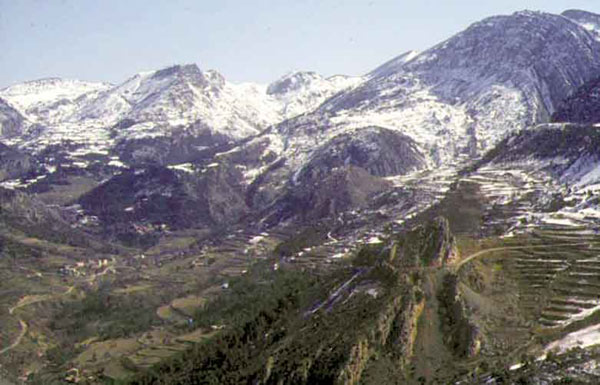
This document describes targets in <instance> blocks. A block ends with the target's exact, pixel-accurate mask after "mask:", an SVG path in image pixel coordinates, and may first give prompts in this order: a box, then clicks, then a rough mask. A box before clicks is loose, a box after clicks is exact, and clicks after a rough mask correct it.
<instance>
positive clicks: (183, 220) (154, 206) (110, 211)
mask: <svg viewBox="0 0 600 385" xmlns="http://www.w3.org/2000/svg"><path fill="white" fill-rule="evenodd" d="M239 180H240V176H239V171H237V170H236V169H230V168H227V167H224V166H223V167H208V168H205V169H202V170H198V171H197V172H195V171H193V170H190V171H187V170H186V171H177V170H172V169H168V168H165V167H161V166H150V167H147V168H145V169H143V170H138V171H133V170H127V171H124V172H123V173H121V174H120V175H117V176H115V177H113V178H112V179H110V180H109V181H107V182H106V183H104V184H102V185H100V186H98V187H97V188H95V189H94V190H92V191H90V192H89V193H87V194H86V195H84V196H83V197H82V198H80V199H79V203H80V204H81V205H82V207H83V208H84V209H85V210H86V211H87V212H88V213H90V214H92V215H95V216H97V217H99V218H100V219H101V221H102V223H103V224H104V225H105V226H106V229H107V232H108V235H109V236H116V237H117V238H119V237H120V236H121V235H122V234H125V235H127V236H128V237H129V236H130V235H131V229H132V228H139V227H140V226H144V227H146V228H148V229H150V230H159V229H161V228H163V225H166V226H167V227H168V228H172V229H181V228H202V227H213V228H216V227H218V226H222V225H227V224H231V223H234V222H236V221H238V220H239V219H240V218H242V217H243V216H244V215H245V214H246V210H247V207H246V205H245V201H244V194H243V190H242V188H241V186H240V185H239ZM136 231H137V230H136ZM141 232H143V231H141ZM141 232H140V231H138V233H141Z"/></svg>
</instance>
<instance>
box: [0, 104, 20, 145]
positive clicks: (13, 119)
mask: <svg viewBox="0 0 600 385" xmlns="http://www.w3.org/2000/svg"><path fill="white" fill-rule="evenodd" d="M24 124H25V118H23V116H22V115H21V114H20V113H19V112H18V111H17V110H15V109H14V108H13V107H12V106H11V105H9V104H8V103H7V102H6V101H5V100H3V99H1V98H0V137H2V138H13V137H15V136H19V135H22V134H23V128H24V127H23V126H24Z"/></svg>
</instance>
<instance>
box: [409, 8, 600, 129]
mask: <svg viewBox="0 0 600 385" xmlns="http://www.w3.org/2000/svg"><path fill="white" fill-rule="evenodd" d="M598 47H599V45H598V42H597V41H596V40H594V39H593V38H592V37H591V36H590V35H589V34H588V33H587V32H586V31H585V30H584V29H582V28H581V27H580V26H579V25H577V24H576V23H573V22H571V21H570V20H568V19H565V18H564V17H561V16H557V15H551V14H546V13H539V12H529V11H525V12H517V13H515V14H513V15H510V16H495V17H491V18H487V19H484V20H482V21H480V22H478V23H475V24H473V25H472V26H471V27H469V28H468V29H467V30H465V31H464V32H461V33H459V34H458V35H456V36H454V37H452V38H450V39H449V40H447V41H445V42H443V43H441V44H439V45H438V46H436V47H434V48H432V49H431V50H429V51H426V52H425V53H424V54H423V55H421V56H420V57H419V58H417V59H416V60H414V61H412V62H411V63H409V64H408V65H407V67H408V68H410V69H411V70H413V71H417V72H419V73H422V74H423V75H424V79H425V80H426V81H427V83H429V84H432V85H434V90H435V91H436V93H438V94H440V95H441V96H443V97H445V98H455V99H458V100H459V101H460V100H466V101H469V100H474V99H478V98H479V95H481V94H482V93H487V92H488V89H489V88H490V87H491V85H492V84H493V83H496V84H505V85H507V86H511V87H515V88H516V89H519V90H520V91H521V92H523V93H524V94H525V96H526V101H527V103H529V104H530V105H529V107H530V108H533V111H530V113H533V115H532V116H537V117H542V116H543V115H544V114H545V115H546V116H547V115H548V114H549V113H552V111H553V110H554V108H555V106H556V105H558V104H559V103H560V102H561V101H562V99H564V98H565V97H566V96H567V95H569V94H570V93H571V92H572V91H573V90H574V89H575V88H576V87H578V86H581V85H582V84H583V83H585V82H586V81H588V80H590V79H592V78H594V77H595V76H597V73H598V70H599V69H600V51H599V50H598ZM535 108H538V109H539V110H537V111H536V110H535Z"/></svg>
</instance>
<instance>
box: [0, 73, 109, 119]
mask: <svg viewBox="0 0 600 385" xmlns="http://www.w3.org/2000/svg"><path fill="white" fill-rule="evenodd" d="M110 87H111V85H110V84H108V83H93V82H84V81H79V80H66V79H59V78H48V79H40V80H33V81H29V82H25V83H20V84H15V85H13V86H10V87H7V88H5V89H3V90H1V91H0V97H2V98H4V99H6V100H8V101H9V102H10V103H12V105H13V106H14V107H15V108H16V109H18V110H19V112H20V113H21V114H23V115H24V116H26V117H27V118H28V119H29V120H30V121H32V122H35V123H41V124H43V125H48V126H51V125H53V124H57V123H61V122H63V121H64V120H65V119H66V118H67V117H68V116H70V115H72V114H73V112H74V111H76V110H77V108H78V106H79V105H80V102H79V100H78V99H79V98H81V97H82V96H84V95H85V97H86V98H93V97H94V96H96V95H98V94H99V93H100V92H102V91H105V90H107V89H110Z"/></svg>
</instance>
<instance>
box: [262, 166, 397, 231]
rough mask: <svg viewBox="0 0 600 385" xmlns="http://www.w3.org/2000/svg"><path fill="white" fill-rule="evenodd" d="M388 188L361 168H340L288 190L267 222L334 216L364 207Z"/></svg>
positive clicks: (386, 184) (388, 184)
mask: <svg viewBox="0 0 600 385" xmlns="http://www.w3.org/2000/svg"><path fill="white" fill-rule="evenodd" d="M389 187H390V183H389V182H387V181H385V180H383V179H381V178H378V177H375V176H372V175H371V174H369V173H368V172H366V171H365V170H364V169H362V168H358V167H355V166H345V167H340V168H337V169H335V170H332V171H331V173H330V174H328V175H326V176H323V177H322V179H318V178H315V179H312V178H307V179H304V180H303V181H302V183H301V184H298V185H296V186H290V187H288V192H287V193H286V194H285V195H284V196H283V197H282V198H281V199H279V200H278V201H277V202H276V203H275V206H274V208H271V212H270V213H269V214H268V215H266V219H265V221H266V222H267V223H269V224H274V223H277V222H279V221H281V220H284V219H289V218H292V217H296V218H297V219H302V220H315V219H321V218H324V217H328V216H332V215H335V214H337V213H340V212H342V211H345V210H348V209H351V208H357V207H363V206H365V205H366V204H367V203H368V202H369V200H370V198H372V197H373V196H374V195H375V194H377V193H380V192H382V191H385V190H386V189H388V188H389Z"/></svg>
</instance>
